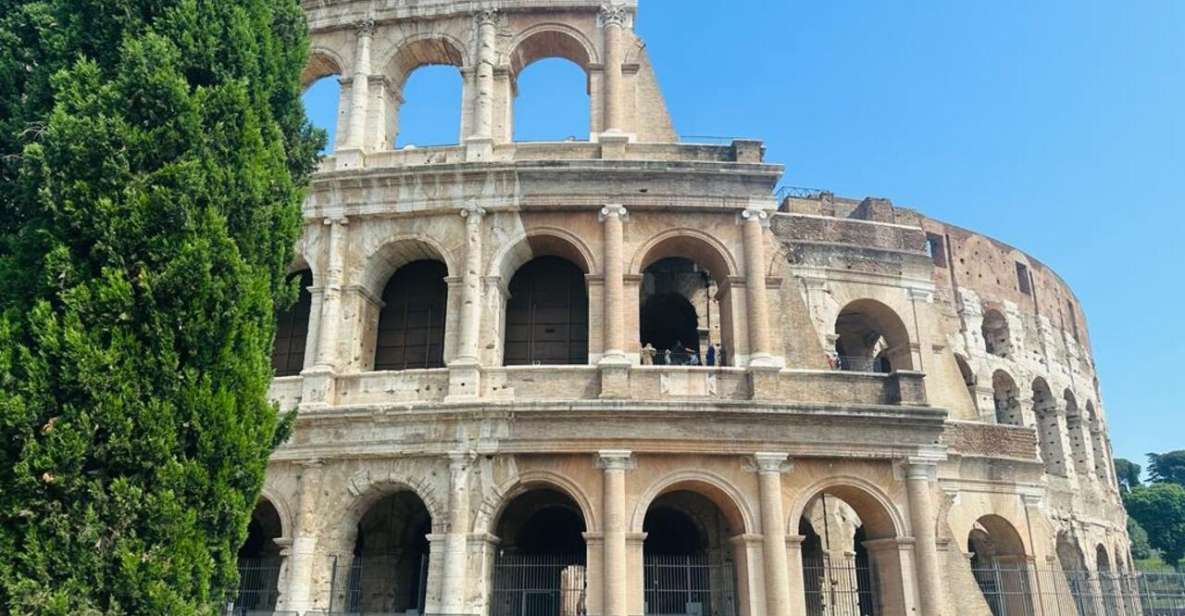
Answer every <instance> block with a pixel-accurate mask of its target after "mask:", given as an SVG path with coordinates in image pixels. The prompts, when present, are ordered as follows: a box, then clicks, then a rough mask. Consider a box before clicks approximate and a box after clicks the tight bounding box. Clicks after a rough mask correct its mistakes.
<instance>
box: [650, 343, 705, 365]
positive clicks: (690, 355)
mask: <svg viewBox="0 0 1185 616" xmlns="http://www.w3.org/2000/svg"><path fill="white" fill-rule="evenodd" d="M724 359H725V356H724V346H723V345H722V346H720V347H717V346H716V345H715V344H711V343H709V344H708V350H707V352H706V353H705V356H704V357H703V359H702V360H701V358H700V354H699V351H698V350H694V349H690V348H687V347H685V346H683V341H682V340H677V341H675V344H672V345H671V347H670V348H669V349H663V350H661V351H660V350H659V349H656V348H654V345H652V344H650V343H649V342H647V343H646V344H645V345H644V346H643V347H642V365H643V366H652V365H659V366H724V365H726V364H725V361H724Z"/></svg>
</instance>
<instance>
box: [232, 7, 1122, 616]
mask: <svg viewBox="0 0 1185 616" xmlns="http://www.w3.org/2000/svg"><path fill="white" fill-rule="evenodd" d="M304 4H305V8H306V10H307V14H308V20H309V24H310V27H311V32H312V45H313V48H312V55H311V59H310V62H309V65H308V69H307V72H306V75H305V79H306V82H307V83H312V82H313V81H315V80H317V79H319V78H323V77H328V76H336V78H337V79H339V80H340V83H341V98H340V101H341V102H340V107H339V115H338V130H337V138H336V144H335V145H336V148H335V151H334V154H333V155H331V156H329V157H327V158H326V159H325V160H324V162H323V164H322V167H321V170H320V172H319V173H317V174H316V176H315V177H314V179H313V183H312V187H311V189H310V191H309V195H308V198H307V202H306V204H305V206H304V231H303V237H302V239H301V240H300V244H299V246H298V255H299V262H298V263H296V264H294V266H293V270H292V271H293V276H297V277H300V280H301V282H300V285H301V287H302V289H304V292H302V296H301V299H300V301H299V302H298V304H297V305H296V306H295V307H294V308H292V309H291V310H290V311H289V312H287V313H285V314H282V315H280V324H279V333H278V336H277V342H276V353H275V358H274V360H275V368H276V371H277V378H276V380H275V382H274V385H273V387H272V394H273V397H274V398H275V400H277V401H278V402H279V403H280V405H281V406H282V407H283V408H285V409H299V419H298V421H297V425H296V429H295V433H294V435H293V437H292V438H291V440H290V441H289V442H288V443H287V444H286V445H284V446H283V447H282V448H281V449H280V450H279V451H277V452H276V454H275V456H274V458H273V460H272V462H271V467H270V470H269V473H268V477H267V481H266V485H265V488H264V496H263V498H262V500H261V501H260V503H259V505H258V508H257V511H256V514H255V516H254V519H253V522H252V525H251V535H250V537H249V540H248V542H247V544H246V546H244V548H243V551H242V553H241V570H242V572H243V582H242V584H243V587H242V590H241V592H240V593H239V594H238V596H237V598H236V602H237V605H236V609H238V610H244V611H247V613H273V612H275V613H285V614H323V613H361V614H429V615H442V616H444V615H447V616H470V615H472V616H583V615H588V616H640V615H643V614H656V615H657V614H661V615H664V616H673V615H686V616H790V615H795V616H797V615H803V614H810V615H813V616H821V615H835V616H849V615H852V616H854V615H861V616H865V615H877V616H903V615H923V616H937V615H958V616H962V615H983V616H987V615H994V616H1002V615H1040V616H1063V615H1064V616H1069V615H1072V614H1082V615H1085V614H1136V613H1138V609H1139V607H1138V605H1137V602H1136V600H1135V598H1134V597H1133V596H1132V595H1131V593H1130V592H1128V589H1127V586H1126V584H1127V583H1126V582H1125V580H1126V579H1128V578H1126V577H1124V575H1123V574H1124V573H1125V572H1128V571H1131V567H1132V564H1131V559H1130V557H1129V556H1128V537H1127V535H1126V533H1125V529H1124V513H1123V509H1122V506H1121V504H1120V499H1119V497H1118V493H1117V489H1116V482H1115V477H1114V473H1113V469H1112V465H1111V462H1110V459H1111V451H1110V444H1109V442H1108V438H1107V429H1106V423H1105V420H1104V416H1103V412H1102V410H1103V409H1102V405H1101V400H1100V396H1099V385H1098V379H1097V378H1096V376H1095V368H1094V362H1093V359H1092V355H1091V349H1090V343H1089V339H1088V336H1087V328H1086V319H1085V317H1084V316H1083V312H1082V307H1081V306H1080V305H1079V303H1078V302H1077V300H1076V299H1075V297H1074V294H1073V292H1072V291H1071V290H1070V289H1069V288H1068V287H1067V286H1066V284H1065V283H1064V282H1063V281H1062V280H1061V279H1060V278H1059V277H1058V276H1057V274H1056V273H1054V272H1053V271H1051V270H1050V269H1049V268H1048V267H1046V266H1045V265H1043V264H1042V263H1040V262H1038V261H1036V260H1035V259H1033V258H1032V257H1030V256H1028V255H1026V254H1025V253H1022V252H1020V251H1019V250H1017V249H1015V248H1012V247H1010V246H1007V245H1005V244H1002V243H1000V242H998V241H995V240H993V239H990V238H988V237H985V236H983V235H980V234H977V233H975V232H973V231H969V230H965V229H961V228H958V227H955V226H952V225H949V224H946V223H943V222H941V221H938V220H934V219H931V218H927V217H926V216H925V215H923V214H921V213H919V212H917V211H914V210H909V209H904V208H899V207H895V206H894V205H893V204H892V203H891V202H890V201H888V200H886V199H878V198H865V199H848V198H843V197H839V196H835V195H832V194H830V193H827V192H821V191H805V190H798V189H782V190H779V189H778V186H779V185H780V182H781V180H782V175H783V168H782V166H780V165H778V164H776V163H773V162H769V161H766V160H765V159H764V150H763V147H762V144H761V142H759V141H755V140H747V139H736V140H732V141H730V142H727V143H723V144H720V143H717V144H702V143H690V142H688V141H685V140H682V139H680V137H679V136H678V135H677V134H676V132H675V130H674V128H673V124H672V121H671V119H670V117H668V114H667V109H666V106H665V104H664V100H663V96H662V93H661V91H660V89H659V87H658V80H657V79H656V76H655V73H654V69H653V66H652V65H651V63H650V60H649V58H648V55H647V52H646V47H645V45H644V44H643V42H642V41H641V39H639V37H638V36H637V35H636V34H635V31H634V21H635V19H636V17H637V8H638V7H637V3H636V0H634V1H627V2H624V3H622V4H614V5H602V4H600V3H597V2H592V1H590V0H500V1H495V0H482V1H479V0H453V1H446V0H372V1H364V0H305V3H304ZM649 7H650V8H651V10H655V11H662V10H679V9H678V7H677V6H676V5H675V4H674V3H652V4H650V5H649ZM721 10H726V9H725V7H724V5H722V6H721ZM553 57H559V58H564V59H566V60H568V61H570V62H573V63H575V64H577V65H579V66H580V67H581V68H582V69H583V70H584V72H585V73H586V75H587V84H588V90H587V93H588V98H589V101H590V110H589V114H590V116H589V117H590V125H591V130H590V134H589V135H588V138H587V140H583V141H565V142H549V143H516V142H515V141H514V140H513V139H512V135H513V124H514V121H515V118H514V117H513V110H514V106H513V104H512V103H513V100H514V97H515V96H516V93H517V77H518V75H519V74H520V72H521V71H522V70H523V69H524V68H525V67H527V66H528V65H530V64H531V63H533V62H535V61H537V60H540V59H544V58H553ZM425 65H451V66H455V67H457V69H458V70H459V71H460V74H461V76H462V80H463V84H464V85H463V93H462V104H461V106H462V108H463V113H462V116H463V117H462V118H461V121H460V125H461V135H460V139H459V142H460V143H459V144H458V145H455V146H449V147H426V148H414V149H413V148H403V149H396V148H395V147H394V144H395V136H396V134H397V131H398V127H399V110H400V107H401V105H402V103H403V102H404V99H403V94H402V90H403V85H404V84H405V82H406V80H407V78H408V76H409V75H410V74H411V73H412V72H413V71H415V70H416V69H417V68H419V67H422V66H425ZM686 68H687V70H694V67H690V66H689V67H686ZM738 70H743V67H738ZM786 121H790V120H786Z"/></svg>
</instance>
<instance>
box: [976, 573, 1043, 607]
mask: <svg viewBox="0 0 1185 616" xmlns="http://www.w3.org/2000/svg"><path fill="white" fill-rule="evenodd" d="M971 575H972V576H974V577H975V583H976V584H978V585H979V591H980V592H981V593H983V598H984V600H985V601H987V604H988V608H989V609H991V611H992V616H1024V615H1026V614H1034V613H1036V611H1037V610H1036V609H1035V608H1034V605H1033V589H1032V586H1031V585H1030V583H1029V570H1028V568H1027V567H1008V566H1000V565H998V564H997V565H993V566H991V567H983V568H975V569H972V570H971Z"/></svg>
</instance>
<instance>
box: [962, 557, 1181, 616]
mask: <svg viewBox="0 0 1185 616" xmlns="http://www.w3.org/2000/svg"><path fill="white" fill-rule="evenodd" d="M971 573H972V575H973V576H974V578H975V581H976V583H977V584H978V585H979V589H980V592H981V594H982V596H983V600H984V602H985V603H986V604H987V607H988V609H989V610H990V611H991V613H992V616H1185V575H1182V574H1178V573H1137V574H1134V575H1128V574H1115V573H1106V572H1104V573H1098V572H1092V571H1065V570H1061V569H1030V568H1028V567H1024V566H1004V565H993V566H990V567H979V568H974V569H972V571H971Z"/></svg>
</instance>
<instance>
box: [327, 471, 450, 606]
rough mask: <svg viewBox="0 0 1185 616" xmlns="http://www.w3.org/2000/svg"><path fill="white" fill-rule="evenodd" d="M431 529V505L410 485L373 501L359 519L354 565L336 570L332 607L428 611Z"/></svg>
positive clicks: (350, 564) (350, 561)
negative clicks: (409, 488) (425, 605)
mask: <svg viewBox="0 0 1185 616" xmlns="http://www.w3.org/2000/svg"><path fill="white" fill-rule="evenodd" d="M431 532H432V516H431V514H429V513H428V508H427V507H425V506H424V501H422V500H420V498H419V497H418V496H416V495H415V494H414V493H412V492H410V491H407V490H404V491H400V492H395V493H393V494H389V495H387V496H385V497H383V498H382V499H380V500H379V501H378V502H376V503H374V504H373V505H371V506H370V508H369V509H367V511H366V513H365V514H364V515H363V516H362V519H361V520H360V521H359V522H358V528H357V538H356V539H355V542H354V552H353V555H352V558H351V559H349V561H348V562H349V569H348V570H346V571H341V570H339V571H337V572H336V573H335V575H334V579H335V588H334V593H333V597H332V601H333V604H332V605H331V611H335V610H336V611H344V612H348V613H364V614H371V613H373V614H405V613H408V612H414V613H417V614H423V613H424V600H425V597H426V594H427V588H428V587H427V582H428V555H429V551H430V550H429V543H428V534H429V533H431ZM339 563H340V561H339ZM337 581H345V582H346V584H345V585H344V588H342V587H341V586H340V584H339V582H337ZM338 606H340V607H338Z"/></svg>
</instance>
